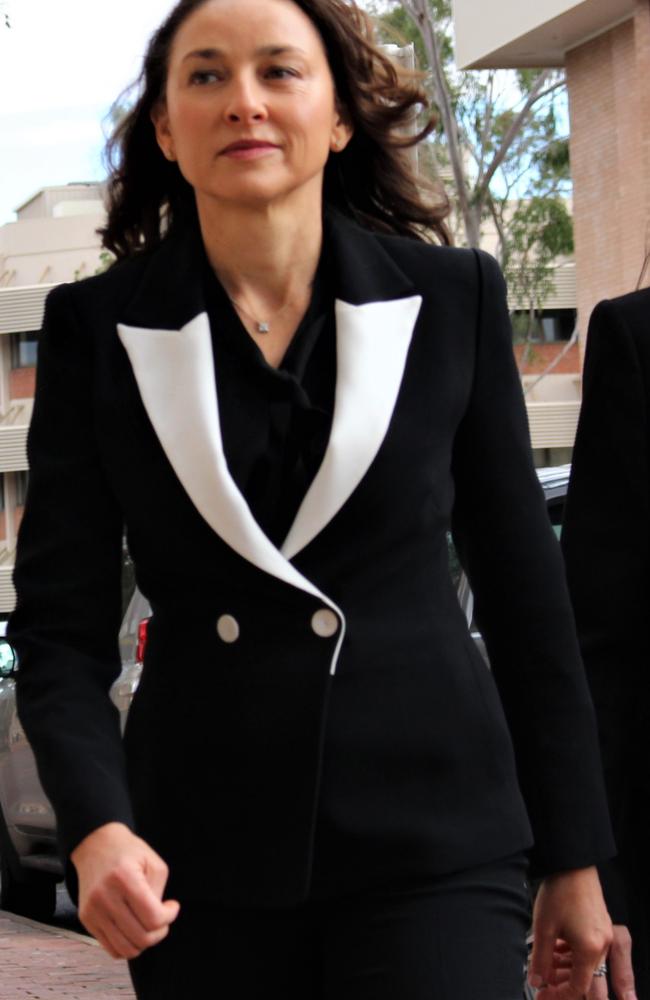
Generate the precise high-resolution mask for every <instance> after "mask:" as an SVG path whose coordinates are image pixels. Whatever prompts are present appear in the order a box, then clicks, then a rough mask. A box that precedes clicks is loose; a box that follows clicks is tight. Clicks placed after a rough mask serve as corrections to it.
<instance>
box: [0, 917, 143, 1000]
mask: <svg viewBox="0 0 650 1000" xmlns="http://www.w3.org/2000/svg"><path fill="white" fill-rule="evenodd" d="M0 1000H134V993H133V988H132V986H131V981H130V979H129V974H128V971H127V966H126V962H116V961H114V960H113V959H112V958H110V956H109V955H107V954H106V952H105V951H104V950H103V949H102V948H100V946H99V945H98V944H97V942H96V941H94V940H93V939H92V938H87V937H84V936H83V935H82V934H76V933H74V932H73V931H66V930H60V929H58V928H56V927H48V926H47V925H46V924H37V923H35V922H34V921H32V920H26V919H24V918H23V917H16V916H14V914H13V913H5V912H1V911H0Z"/></svg>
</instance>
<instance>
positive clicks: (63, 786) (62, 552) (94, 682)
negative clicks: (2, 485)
mask: <svg viewBox="0 0 650 1000" xmlns="http://www.w3.org/2000/svg"><path fill="white" fill-rule="evenodd" d="M72 288H73V286H61V287H59V288H57V289H55V290H54V291H53V292H51V293H50V295H49V297H48V300H47V303H46V310H45V320H44V326H43V330H42V333H41V338H40V343H39V353H38V369H37V381H36V394H35V400H34V412H33V418H32V423H31V426H30V430H29V436H28V456H29V463H30V477H29V486H28V491H27V500H26V505H25V512H24V517H23V520H22V523H21V527H20V531H19V536H18V546H17V553H16V566H15V571H14V581H15V585H16V591H17V605H16V610H15V611H14V613H13V615H12V616H11V619H10V623H9V630H8V635H9V638H10V641H11V642H12V643H13V644H14V646H15V648H16V650H17V652H18V657H19V669H18V674H17V706H18V714H19V717H20V720H21V723H22V725H23V727H24V729H25V732H26V734H27V736H28V738H29V741H30V743H31V745H32V748H33V750H34V753H35V756H36V760H37V764H38V771H39V775H40V778H41V781H42V784H43V787H44V789H45V791H46V793H47V795H48V797H49V798H50V800H51V802H52V804H53V806H54V809H55V812H56V817H57V824H58V836H59V841H60V846H61V849H62V853H63V854H64V855H68V854H69V853H70V851H72V850H73V849H74V847H75V846H76V845H77V844H78V843H79V842H80V841H81V840H82V839H83V838H84V837H85V836H86V835H87V834H88V833H90V832H91V831H92V830H94V829H95V828H97V827H98V826H101V825H102V824H104V823H106V822H109V821H121V822H124V823H127V824H128V825H132V823H133V819H132V813H131V806H130V802H129V796H128V792H127V785H126V777H125V766H124V757H123V751H122V743H121V736H120V728H119V716H118V713H117V710H116V709H115V707H114V705H113V703H112V702H111V700H110V698H109V694H108V692H109V688H110V686H111V684H112V682H113V681H114V680H115V679H116V677H117V676H118V675H119V672H120V657H119V649H118V634H119V627H120V617H121V585H120V575H121V550H122V517H121V512H120V509H119V507H118V505H117V502H116V500H115V497H114V496H113V494H112V492H111V490H110V488H109V485H108V483H107V481H106V478H105V475H104V471H103V469H102V463H101V459H100V456H99V453H98V448H97V441H96V434H95V414H94V404H93V364H92V351H91V346H90V340H91V336H90V334H91V332H90V331H88V330H85V329H81V328H80V327H79V326H78V324H77V321H76V315H75V310H74V303H73V295H72Z"/></svg>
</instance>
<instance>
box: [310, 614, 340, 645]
mask: <svg viewBox="0 0 650 1000" xmlns="http://www.w3.org/2000/svg"><path fill="white" fill-rule="evenodd" d="M311 627H312V628H313V630H314V632H315V633H316V635H319V636H320V637H321V639H330V638H331V637H332V636H333V635H336V633H337V632H338V630H339V620H338V618H337V617H336V615H335V614H334V612H333V611H330V609H329V608H321V609H320V611H316V612H315V613H314V614H313V615H312V619H311Z"/></svg>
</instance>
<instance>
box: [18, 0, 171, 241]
mask: <svg viewBox="0 0 650 1000" xmlns="http://www.w3.org/2000/svg"><path fill="white" fill-rule="evenodd" d="M0 6H1V8H2V10H6V11H7V12H8V13H9V15H10V17H11V29H10V30H7V29H6V28H4V26H3V24H2V22H1V21H0V225H2V224H3V223H5V222H10V221H12V220H13V219H14V218H15V215H14V214H13V210H14V209H15V208H16V206H18V205H20V204H21V203H22V202H23V201H26V200H27V198H29V197H30V196H31V195H33V194H35V193H36V191H38V190H39V189H40V188H41V187H45V186H47V185H50V184H67V183H68V182H70V181H86V180H97V179H100V178H102V177H103V176H104V170H103V168H102V165H101V150H102V146H103V142H104V138H103V135H102V120H103V119H104V118H105V116H106V114H107V113H108V110H109V108H110V106H111V104H112V103H113V101H114V100H115V98H116V97H117V96H118V95H119V94H120V92H121V91H122V90H123V89H124V87H125V86H127V84H129V83H130V82H131V81H132V80H133V79H134V78H135V77H136V76H137V75H138V72H139V68H140V63H141V60H142V55H143V53H144V49H145V47H146V43H147V40H148V38H149V35H150V34H151V32H152V31H153V30H154V29H155V28H156V27H157V26H158V24H159V23H160V22H161V21H162V20H163V18H164V17H165V15H166V14H167V13H168V11H169V10H170V9H171V7H172V6H173V2H172V0H106V2H103V3H102V2H100V0H4V2H2V3H1V4H0Z"/></svg>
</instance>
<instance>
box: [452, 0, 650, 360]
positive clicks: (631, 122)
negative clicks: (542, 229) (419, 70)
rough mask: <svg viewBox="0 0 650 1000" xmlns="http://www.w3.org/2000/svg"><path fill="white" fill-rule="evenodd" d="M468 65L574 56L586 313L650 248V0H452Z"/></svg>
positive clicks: (580, 286) (632, 279)
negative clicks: (484, 2) (480, 3)
mask: <svg viewBox="0 0 650 1000" xmlns="http://www.w3.org/2000/svg"><path fill="white" fill-rule="evenodd" d="M453 7H454V22H455V33H456V57H457V62H458V64H459V65H460V66H463V67H465V68H475V69H479V68H489V67H532V66H539V67H542V66H565V67H566V73H567V80H568V90H569V108H570V117H571V171H572V175H573V184H574V191H573V216H574V223H575V257H576V270H577V302H578V322H579V328H580V334H581V342H582V346H583V347H584V337H585V335H586V327H587V320H588V318H589V314H590V312H591V310H592V309H593V307H594V305H595V304H596V303H597V302H598V301H599V300H600V299H602V298H608V297H612V296H615V295H622V294H624V293H625V292H629V291H631V290H632V289H634V288H635V287H636V286H637V284H638V283H639V281H640V279H641V284H642V285H644V286H645V285H648V284H650V269H646V272H645V275H644V276H643V277H641V275H642V269H643V264H644V260H645V257H646V253H647V252H648V250H649V249H650V87H649V86H648V80H649V79H650V0H582V2H576V0H537V2H536V3H521V0H496V2H495V3H492V4H490V7H489V16H488V15H486V16H485V17H477V16H476V3H475V0H453Z"/></svg>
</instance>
